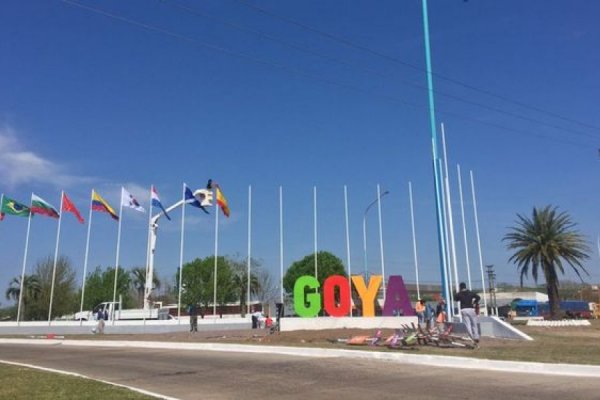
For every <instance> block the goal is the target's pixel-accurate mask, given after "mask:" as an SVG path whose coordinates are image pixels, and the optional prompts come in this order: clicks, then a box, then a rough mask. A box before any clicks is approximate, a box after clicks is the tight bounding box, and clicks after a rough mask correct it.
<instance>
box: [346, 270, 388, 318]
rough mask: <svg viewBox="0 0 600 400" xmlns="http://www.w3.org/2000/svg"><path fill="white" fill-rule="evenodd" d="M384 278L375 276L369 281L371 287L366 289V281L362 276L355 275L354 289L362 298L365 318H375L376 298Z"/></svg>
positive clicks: (353, 280)
mask: <svg viewBox="0 0 600 400" xmlns="http://www.w3.org/2000/svg"><path fill="white" fill-rule="evenodd" d="M381 281H382V276H381V275H373V276H371V278H370V279H369V287H365V280H364V279H363V277H362V276H360V275H354V276H353V277H352V283H354V288H355V289H356V292H357V293H358V296H359V297H360V300H361V302H362V316H363V317H374V316H375V298H376V297H377V293H378V292H379V286H381Z"/></svg>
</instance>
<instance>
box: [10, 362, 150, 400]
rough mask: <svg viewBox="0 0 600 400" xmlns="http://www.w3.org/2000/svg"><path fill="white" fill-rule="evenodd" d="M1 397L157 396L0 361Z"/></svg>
mask: <svg viewBox="0 0 600 400" xmlns="http://www.w3.org/2000/svg"><path fill="white" fill-rule="evenodd" d="M0 388H1V389H0V400H5V399H6V400H9V399H10V400H20V399H27V400H30V399H36V400H67V399H77V400H80V399H81V400H86V399H89V400H92V399H93V400H97V399H111V400H149V399H154V397H150V396H146V395H143V394H141V393H137V392H133V391H131V390H127V389H125V388H120V387H116V386H112V385H108V384H105V383H101V382H96V381H93V380H90V379H84V378H78V377H74V376H68V375H62V374H58V373H53V372H46V371H40V370H36V369H31V368H25V367H21V366H16V365H8V364H0Z"/></svg>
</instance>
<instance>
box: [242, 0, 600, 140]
mask: <svg viewBox="0 0 600 400" xmlns="http://www.w3.org/2000/svg"><path fill="white" fill-rule="evenodd" d="M232 1H235V2H237V3H239V4H242V5H244V6H246V7H248V8H250V9H253V10H255V11H257V12H259V13H262V14H264V15H267V16H269V17H272V18H276V19H279V20H281V21H284V22H287V23H289V24H292V25H295V26H298V27H300V28H302V29H305V30H308V31H310V32H313V33H316V34H318V35H321V36H323V37H326V38H328V39H330V40H333V41H335V42H338V43H341V44H344V45H346V46H348V47H352V48H354V49H358V50H361V51H364V52H367V53H369V54H371V55H374V56H377V57H380V58H383V59H385V60H388V61H391V62H394V63H397V64H400V65H403V66H405V67H407V68H411V69H413V70H417V71H420V72H426V71H425V69H424V68H422V67H419V66H418V65H414V64H412V63H409V62H407V61H403V60H400V59H398V58H396V57H393V56H390V55H388V54H385V53H383V52H380V51H377V50H374V49H371V48H369V47H366V46H363V45H361V44H358V43H355V42H352V41H350V40H348V39H346V38H344V37H341V36H337V35H333V34H331V33H329V32H325V31H323V30H320V29H318V28H315V27H312V26H310V25H307V24H304V23H302V22H298V21H296V20H293V19H291V18H289V17H286V16H283V15H280V14H276V13H274V12H272V11H270V10H267V9H264V8H262V7H259V6H257V5H255V4H251V3H249V2H248V1H246V0H232ZM432 74H433V75H434V76H436V77H437V78H439V79H443V80H445V81H447V82H451V83H453V84H455V85H458V86H462V87H464V88H465V89H469V90H473V91H476V92H479V93H483V94H485V95H487V96H490V97H495V98H497V99H499V100H502V101H505V102H507V103H512V104H515V105H518V106H520V107H523V108H527V109H530V110H533V111H536V112H539V113H542V114H546V115H549V116H551V117H554V118H558V119H561V120H563V121H567V122H570V123H574V124H577V125H580V126H584V127H587V128H591V129H597V130H600V127H598V126H595V125H592V124H589V123H586V122H582V121H578V120H576V119H573V118H569V117H566V116H563V115H561V114H558V113H556V112H553V111H548V110H544V109H542V108H540V107H537V106H533V105H530V104H527V103H524V102H521V101H518V100H513V99H510V98H508V97H506V96H504V95H501V94H497V93H494V92H491V91H489V90H486V89H481V88H478V87H476V86H473V85H470V84H468V83H465V82H462V81H459V80H458V79H454V78H451V77H449V76H446V75H443V74H440V73H436V72H433V73H432Z"/></svg>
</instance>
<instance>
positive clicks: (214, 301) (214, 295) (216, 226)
mask: <svg viewBox="0 0 600 400" xmlns="http://www.w3.org/2000/svg"><path fill="white" fill-rule="evenodd" d="M215 190H217V189H215ZM215 214H216V215H215V270H214V287H213V291H214V292H213V315H214V316H216V315H217V256H218V255H219V207H218V205H217V207H215Z"/></svg>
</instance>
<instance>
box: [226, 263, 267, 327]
mask: <svg viewBox="0 0 600 400" xmlns="http://www.w3.org/2000/svg"><path fill="white" fill-rule="evenodd" d="M229 263H230V264H231V270H232V273H233V275H232V288H231V289H232V290H233V292H234V295H235V296H236V298H237V299H238V300H239V303H240V314H241V316H242V317H244V316H246V309H247V308H248V307H247V303H246V301H247V299H248V265H247V261H246V262H245V261H243V260H241V259H240V258H239V257H235V258H230V259H229ZM250 268H251V271H259V274H260V263H259V262H258V261H257V260H255V259H253V258H251V259H250ZM259 291H260V283H259V281H258V277H257V274H256V272H255V273H252V272H250V296H257V295H258V293H259Z"/></svg>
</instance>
